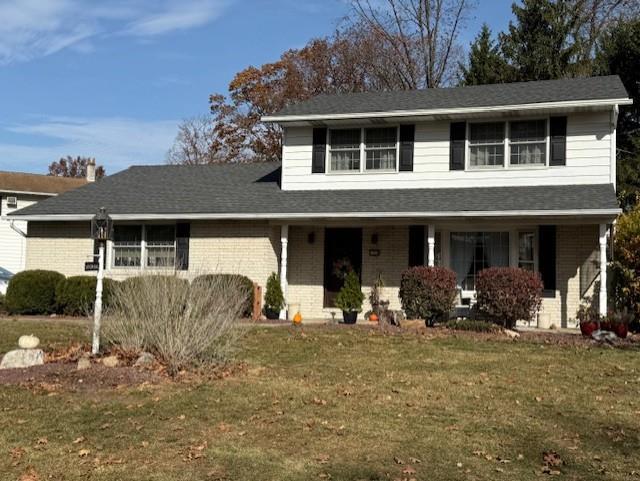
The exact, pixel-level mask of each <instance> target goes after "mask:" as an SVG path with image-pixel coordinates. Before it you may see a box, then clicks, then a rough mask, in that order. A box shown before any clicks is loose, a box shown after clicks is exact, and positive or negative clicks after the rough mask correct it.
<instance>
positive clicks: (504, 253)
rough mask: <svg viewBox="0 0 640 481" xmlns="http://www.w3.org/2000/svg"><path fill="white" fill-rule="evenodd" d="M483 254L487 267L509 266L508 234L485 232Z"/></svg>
mask: <svg viewBox="0 0 640 481" xmlns="http://www.w3.org/2000/svg"><path fill="white" fill-rule="evenodd" d="M484 252H485V258H486V260H487V263H488V265H487V267H507V266H508V265H509V233H508V232H486V233H485V234H484Z"/></svg>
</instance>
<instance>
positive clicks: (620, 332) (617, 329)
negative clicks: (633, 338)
mask: <svg viewBox="0 0 640 481" xmlns="http://www.w3.org/2000/svg"><path fill="white" fill-rule="evenodd" d="M612 327H613V329H612V331H613V332H614V333H615V334H616V336H618V337H619V338H620V339H625V338H626V337H627V334H629V326H627V324H625V323H624V322H617V323H615V324H614V325H613V326H612Z"/></svg>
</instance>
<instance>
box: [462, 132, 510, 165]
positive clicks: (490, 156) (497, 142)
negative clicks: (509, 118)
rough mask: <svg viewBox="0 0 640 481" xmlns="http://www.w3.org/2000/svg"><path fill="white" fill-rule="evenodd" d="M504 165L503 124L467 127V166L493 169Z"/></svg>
mask: <svg viewBox="0 0 640 481" xmlns="http://www.w3.org/2000/svg"><path fill="white" fill-rule="evenodd" d="M503 165H504V122H490V123H483V124H471V125H470V126H469V166H470V167H473V168H494V167H501V166H503Z"/></svg>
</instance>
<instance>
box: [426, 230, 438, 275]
mask: <svg viewBox="0 0 640 481" xmlns="http://www.w3.org/2000/svg"><path fill="white" fill-rule="evenodd" d="M435 258H436V226H435V225H433V224H429V225H428V226H427V265H428V266H429V267H433V266H434V265H435Z"/></svg>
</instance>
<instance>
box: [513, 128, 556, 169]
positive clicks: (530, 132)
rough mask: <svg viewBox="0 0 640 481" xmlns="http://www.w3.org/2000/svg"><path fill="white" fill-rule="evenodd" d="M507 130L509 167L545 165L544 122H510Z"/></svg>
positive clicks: (545, 137) (545, 136) (545, 139)
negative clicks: (508, 130)
mask: <svg viewBox="0 0 640 481" xmlns="http://www.w3.org/2000/svg"><path fill="white" fill-rule="evenodd" d="M509 129H510V136H509V151H510V160H509V163H510V164H511V165H546V163H547V121H546V120H526V121H518V122H511V123H510V124H509Z"/></svg>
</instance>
